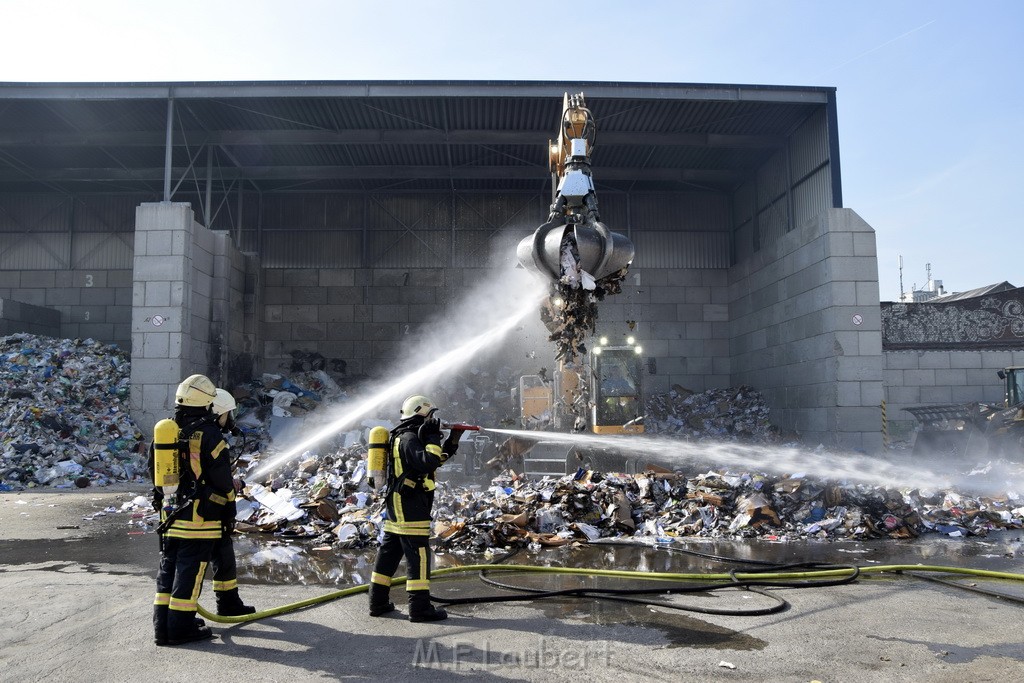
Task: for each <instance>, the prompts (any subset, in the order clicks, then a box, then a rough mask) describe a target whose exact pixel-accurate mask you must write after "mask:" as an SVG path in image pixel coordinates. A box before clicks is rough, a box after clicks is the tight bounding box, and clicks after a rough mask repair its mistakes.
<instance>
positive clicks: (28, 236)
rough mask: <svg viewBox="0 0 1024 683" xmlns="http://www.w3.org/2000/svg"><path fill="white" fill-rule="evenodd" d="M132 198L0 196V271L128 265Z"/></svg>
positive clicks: (136, 198) (131, 250) (138, 199)
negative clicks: (0, 269)
mask: <svg viewBox="0 0 1024 683" xmlns="http://www.w3.org/2000/svg"><path fill="white" fill-rule="evenodd" d="M147 199H148V198H145V197H140V196H135V195H90V196H87V197H70V196H66V195H56V194H27V195H0V268H2V269H4V270H67V269H70V270H76V269H124V268H131V267H132V255H133V253H134V249H135V243H134V229H135V207H136V206H137V205H138V204H139V203H140V202H142V201H146V200H147Z"/></svg>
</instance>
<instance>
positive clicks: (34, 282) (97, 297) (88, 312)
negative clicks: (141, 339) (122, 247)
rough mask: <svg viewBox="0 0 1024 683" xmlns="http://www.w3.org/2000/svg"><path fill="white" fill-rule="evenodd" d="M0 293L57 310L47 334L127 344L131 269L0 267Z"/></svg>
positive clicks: (11, 298)
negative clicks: (51, 331) (57, 322)
mask: <svg viewBox="0 0 1024 683" xmlns="http://www.w3.org/2000/svg"><path fill="white" fill-rule="evenodd" d="M0 298H2V299H9V300H12V301H18V302H21V303H24V304H29V305H32V306H37V307H41V308H48V309H53V310H55V311H57V312H58V313H59V315H60V327H59V329H58V330H57V331H56V332H55V333H54V334H53V335H52V336H55V337H63V338H69V339H75V338H82V339H85V338H88V337H91V338H93V339H96V340H99V341H102V342H104V343H107V344H117V345H119V346H121V347H122V348H125V349H127V348H130V346H131V315H132V271H131V270H127V269H116V270H115V269H110V270H103V269H90V270H3V271H0Z"/></svg>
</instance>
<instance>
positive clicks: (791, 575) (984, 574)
mask: <svg viewBox="0 0 1024 683" xmlns="http://www.w3.org/2000/svg"><path fill="white" fill-rule="evenodd" d="M857 570H858V568H849V569H822V570H815V571H803V572H734V573H714V574H694V573H687V574H677V573H671V572H638V571H627V570H619V569H586V568H573V567H540V566H537V565H528V564H469V565H465V566H461V567H448V568H446V569H438V570H435V571H432V572H431V576H432V577H436V576H448V575H452V574H465V573H468V572H479V571H512V572H524V573H530V574H576V575H581V576H606V577H615V578H624V579H645V580H652V581H729V580H744V579H751V580H758V581H765V580H777V581H792V580H796V579H826V578H841V577H846V576H850V575H851V574H853V573H854V572H856V571H857ZM859 571H860V574H861V575H869V574H883V573H900V572H936V573H942V574H961V575H966V576H974V577H978V578H986V579H1002V580H1005V581H1020V582H1024V574H1017V573H1013V572H997V571H989V570H985V569H970V568H965V567H945V566H942V565H922V564H890V565H875V566H871V567H860V568H859ZM402 583H405V578H404V577H396V578H394V579H392V585H400V584H402ZM369 588H370V586H369V584H365V583H364V584H361V585H359V586H352V587H351V588H343V589H341V590H336V591H332V592H330V593H327V594H326V595H321V596H319V597H315V598H308V599H306V600H299V601H298V602H292V603H289V604H287V605H281V606H280V607H273V608H271V609H266V610H262V611H260V612H256V613H254V614H247V615H245V616H240V617H222V616H220V615H218V614H215V613H212V612H209V611H207V610H206V609H204V608H203V606H202V605H199V614H200V615H201V616H202V617H204V618H206V619H209V620H210V621H214V622H217V623H220V624H241V623H246V622H249V621H256V620H258V619H265V618H267V617H272V616H277V615H279V614H286V613H288V612H293V611H295V610H299V609H303V608H305V607H312V606H313V605H318V604H321V603H325V602H330V601H332V600H337V599H339V598H344V597H348V596H349V595H355V594H356V593H365V592H366V591H367V590H369Z"/></svg>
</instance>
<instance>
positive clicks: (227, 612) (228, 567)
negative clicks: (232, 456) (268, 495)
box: [210, 389, 256, 617]
mask: <svg viewBox="0 0 1024 683" xmlns="http://www.w3.org/2000/svg"><path fill="white" fill-rule="evenodd" d="M237 407H238V404H237V403H236V402H235V397H234V396H232V395H231V393H230V392H229V391H227V390H226V389H217V395H216V396H215V397H214V399H213V414H214V416H215V417H216V418H217V426H218V427H220V430H221V432H222V433H223V434H224V437H225V438H227V436H228V434H230V433H232V432H233V431H234V430H235V429H236V427H235V409H236V408H237ZM233 483H234V485H235V490H236V492H237V491H238V490H239V489H240V488H241V486H242V484H241V482H239V481H238V480H237V479H235V480H233ZM227 507H228V509H227V510H225V517H224V519H223V524H222V526H221V531H222V534H221V537H220V538H219V539H217V541H216V542H215V543H214V545H213V553H212V555H211V557H210V566H211V567H212V569H213V594H214V595H215V596H216V598H217V614H219V615H221V616H223V617H239V616H244V615H246V614H252V613H253V612H255V611H256V608H255V607H252V606H250V605H246V604H245V603H244V602H242V599H241V598H240V597H239V596H238V567H237V565H236V563H235V546H234V543H232V541H231V534H232V533H233V532H234V530H235V524H234V521H235V519H234V511H235V502H234V501H231V502H229V503H228V506H227ZM229 514H230V519H228V518H227V517H228V515H229Z"/></svg>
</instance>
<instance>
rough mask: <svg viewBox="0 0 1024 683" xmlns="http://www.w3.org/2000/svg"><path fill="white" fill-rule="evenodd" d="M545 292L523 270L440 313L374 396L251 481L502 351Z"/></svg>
mask: <svg viewBox="0 0 1024 683" xmlns="http://www.w3.org/2000/svg"><path fill="white" fill-rule="evenodd" d="M546 292H547V284H546V283H544V282H542V281H540V280H538V279H537V278H535V277H532V276H530V275H528V274H525V273H524V271H521V270H517V271H511V272H508V273H505V274H503V275H502V276H501V277H498V278H495V279H492V280H489V281H487V282H485V283H482V284H481V285H480V286H479V287H476V288H474V289H473V291H471V292H467V295H466V297H465V299H464V301H461V302H459V303H457V304H455V305H453V306H452V307H450V309H449V310H448V311H447V312H444V311H442V313H446V314H445V315H443V316H441V317H440V318H439V319H438V320H437V321H436V322H435V324H434V325H432V326H430V328H429V330H430V331H429V332H426V333H424V334H420V335H416V336H415V338H414V339H409V340H408V341H407V342H406V343H405V344H403V348H402V351H401V352H400V353H399V356H400V357H401V358H404V359H405V360H404V361H403V362H400V363H399V362H396V364H395V366H394V367H393V368H392V369H393V373H391V375H392V376H391V377H389V378H384V379H382V380H381V381H380V382H379V383H377V385H376V386H377V388H376V390H375V391H374V392H373V393H372V395H369V396H364V397H357V398H355V399H353V400H352V401H349V402H346V403H345V404H343V405H341V406H338V407H337V408H334V409H332V410H331V411H330V412H329V413H324V414H323V415H324V420H325V421H326V424H325V425H324V426H323V427H321V428H320V429H318V430H316V431H314V432H313V433H311V434H310V435H309V436H308V437H307V438H305V439H303V440H302V441H300V442H299V443H297V444H295V445H293V446H291V447H290V448H289V449H288V450H286V451H283V452H281V453H278V454H275V455H274V456H272V457H270V458H268V459H267V461H266V462H264V463H261V464H260V466H259V467H258V468H257V469H256V471H255V472H254V474H253V476H254V477H262V476H263V475H265V474H267V473H269V472H270V471H272V470H273V469H274V468H276V467H279V466H280V465H283V464H285V463H287V462H288V461H290V460H291V459H293V458H295V457H296V456H298V455H300V454H301V453H303V452H305V451H306V450H308V449H310V448H312V447H313V446H315V445H316V444H318V443H320V442H321V441H324V440H325V439H327V438H329V437H331V436H333V435H334V434H337V433H338V432H340V431H341V430H343V429H346V428H348V427H351V426H352V425H353V424H355V423H356V422H357V421H359V420H361V419H363V418H365V417H367V416H370V415H373V414H376V413H377V411H379V410H380V409H381V408H383V407H384V406H385V405H388V406H389V407H390V408H391V409H390V410H388V412H389V413H391V414H397V413H398V410H397V409H398V405H399V404H400V403H401V401H402V400H403V399H405V398H406V397H407V396H409V395H411V394H419V393H424V392H425V391H426V388H427V387H429V386H432V385H434V384H436V383H437V382H438V380H439V378H442V377H444V376H445V375H446V373H450V372H452V371H453V370H455V369H458V368H460V367H462V366H464V365H466V364H467V363H469V362H470V361H471V360H473V359H474V358H475V357H477V356H479V355H482V354H484V353H487V352H492V351H496V350H500V349H501V345H500V342H501V341H502V340H503V339H504V338H505V337H506V336H507V335H509V333H511V332H512V331H513V330H515V329H516V328H517V327H519V326H520V325H521V324H522V322H523V320H524V319H525V318H527V316H530V315H536V313H537V310H538V307H539V306H540V302H541V299H542V298H543V297H544V296H545V294H546ZM481 330H482V331H481Z"/></svg>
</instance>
